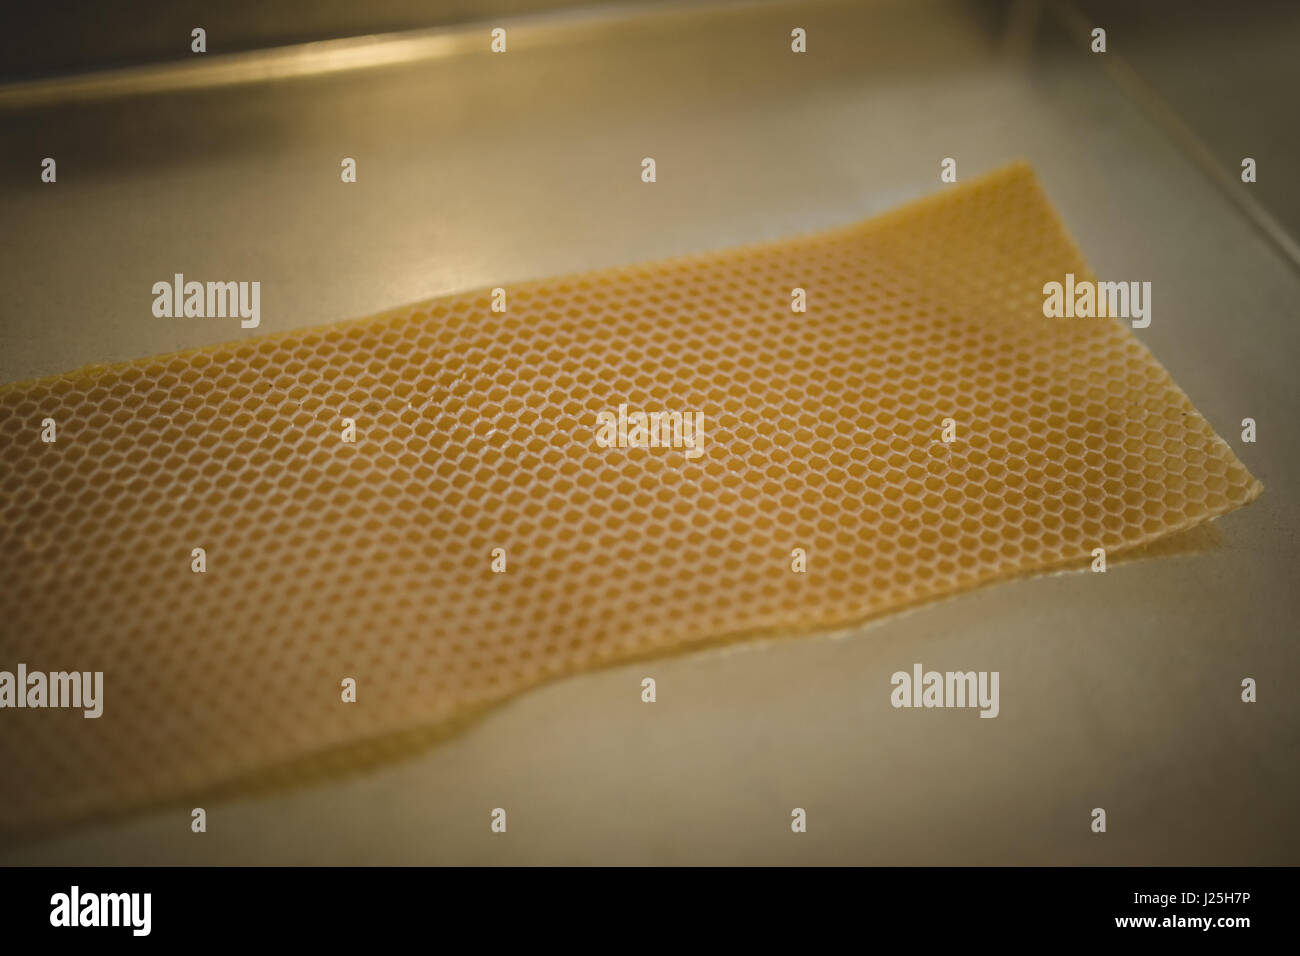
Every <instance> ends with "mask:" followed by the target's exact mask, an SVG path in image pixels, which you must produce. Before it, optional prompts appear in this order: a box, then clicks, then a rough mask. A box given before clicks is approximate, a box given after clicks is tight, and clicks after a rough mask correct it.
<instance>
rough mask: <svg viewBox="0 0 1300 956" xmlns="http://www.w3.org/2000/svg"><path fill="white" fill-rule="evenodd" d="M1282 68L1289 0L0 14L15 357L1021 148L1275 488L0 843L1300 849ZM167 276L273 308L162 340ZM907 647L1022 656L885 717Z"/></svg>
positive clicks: (66, 352)
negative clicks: (1186, 529) (952, 591)
mask: <svg viewBox="0 0 1300 956" xmlns="http://www.w3.org/2000/svg"><path fill="white" fill-rule="evenodd" d="M497 26H500V27H504V28H506V30H507V37H508V48H507V53H505V54H503V55H502V54H493V53H491V52H489V42H490V35H489V31H490V30H491V29H492V28H493V27H497ZM196 27H202V28H203V29H204V30H205V31H206V45H207V52H206V53H205V54H202V55H196V54H193V53H191V52H190V44H191V31H192V30H193V29H194V28H196ZM795 27H801V28H803V29H805V30H806V32H807V38H808V41H807V42H808V52H807V53H806V54H802V55H793V54H791V52H790V31H791V30H792V29H793V28H795ZM1095 27H1101V28H1103V29H1105V30H1106V31H1107V52H1106V53H1105V54H1094V53H1092V52H1091V51H1090V48H1089V46H1090V38H1089V33H1090V31H1091V30H1092V29H1093V28H1095ZM1297 52H1300V8H1297V7H1296V5H1295V4H1293V3H1281V2H1278V3H1272V2H1256V3H1247V4H1233V5H1228V4H1220V3H1210V2H1191V3H1189V2H1179V3H1174V2H1152V3H1143V4H1131V3H1122V2H1118V0H1115V2H1089V0H1080V2H1078V3H1072V4H1071V3H1048V2H1041V3H1040V2H1033V0H1007V2H995V0H981V2H969V3H966V2H956V0H864V2H823V0H811V2H802V3H780V2H721V3H717V2H692V3H672V2H663V3H657V2H641V3H634V4H625V3H617V2H609V3H600V4H594V5H593V4H583V5H577V4H569V3H556V2H549V0H513V2H482V3H475V2H469V0H457V2H446V3H417V2H414V0H398V2H386V0H378V2H370V3H365V4H358V3H342V2H332V0H330V2H317V3H307V2H302V3H277V4H268V3H265V2H262V3H254V2H251V0H235V2H225V3H221V4H201V3H195V2H172V3H161V2H154V3H143V4H131V5H129V6H128V5H125V4H89V3H87V4H72V3H46V4H30V5H27V6H26V8H24V9H21V10H18V9H8V10H7V11H6V13H5V23H4V29H3V30H0V142H2V143H3V150H0V288H3V289H4V291H5V295H4V296H3V298H2V299H0V381H3V382H9V381H15V380H19V379H24V378H30V377H34V376H39V375H46V374H52V373H56V372H61V371H66V370H68V369H71V368H74V367H77V366H80V365H84V364H88V363H95V362H108V361H117V360H124V359H130V358H136V357H140V356H144V355H150V354H156V353H160V352H166V351H171V350H174V349H178V348H187V347H193V346H199V345H204V344H209V343H212V342H216V341H221V340H224V339H226V338H229V337H232V336H234V335H251V334H260V333H265V332H272V331H278V330H283V329H289V328H298V327H304V326H309V325H317V324H321V323H324V322H331V321H337V320H340V319H345V318H352V317H355V316H358V315H364V314H367V313H370V312H375V311H379V310H381V309H386V308H389V307H393V306H397V305H400V304H403V303H406V302H411V301H415V300H418V299H422V298H426V297H429V296H433V295H438V294H441V293H446V292H452V291H457V290H462V289H468V288H474V287H478V286H484V285H497V284H509V283H510V282H513V281H518V280H523V279H529V278H537V277H542V276H547V275H555V274H559V273H566V272H573V271H578V270H586V269H590V268H597V267H601V266H608V265H615V264H620V263H627V262H634V261H641V260H646V259H655V258H661V257H664V256H669V255H679V254H684V253H692V252H699V251H705V250H709V249H716V248H722V247H726V246H731V245H736V244H740V243H748V242H753V241H756V240H761V239H776V238H781V237H785V236H789V235H792V234H797V233H804V232H809V231H813V230H817V229H822V228H826V227H831V226H836V225H842V224H845V223H848V222H852V221H855V220H858V219H861V218H863V217H866V216H869V215H871V214H873V213H876V212H879V211H882V210H885V209H888V208H891V207H893V206H896V205H898V204H899V203H901V202H905V201H907V200H910V199H913V198H916V197H919V196H922V195H925V194H927V193H929V192H932V191H934V190H936V189H938V188H940V183H939V163H940V161H941V159H943V158H945V157H953V158H955V159H956V160H957V163H958V174H959V179H960V180H965V179H968V178H971V177H973V176H975V175H977V174H979V173H982V172H984V171H986V170H988V169H991V168H993V167H996V166H999V165H1001V164H1003V163H1005V162H1007V161H1010V160H1013V159H1018V158H1025V159H1028V160H1030V161H1031V162H1032V163H1033V165H1034V166H1035V168H1036V170H1037V172H1038V174H1039V176H1040V177H1041V179H1042V180H1043V182H1044V185H1045V187H1046V189H1047V191H1048V194H1049V196H1050V197H1051V199H1052V200H1053V202H1054V203H1055V205H1056V206H1057V208H1058V210H1059V211H1060V212H1061V214H1062V216H1063V218H1064V220H1065V222H1066V223H1067V225H1068V226H1069V228H1070V230H1071V232H1072V233H1073V235H1074V236H1075V238H1076V239H1077V240H1078V242H1079V243H1080V245H1081V246H1082V248H1083V250H1084V252H1085V253H1086V254H1087V255H1088V257H1089V259H1090V261H1091V263H1092V265H1093V267H1094V269H1095V270H1096V271H1097V272H1098V273H1099V274H1100V275H1101V276H1103V277H1107V276H1115V277H1124V278H1141V279H1149V280H1151V281H1152V283H1153V287H1154V290H1155V299H1156V302H1157V305H1156V312H1155V314H1156V321H1154V322H1153V324H1152V325H1151V327H1150V328H1149V329H1146V330H1143V331H1142V332H1140V333H1138V334H1139V335H1140V336H1141V338H1142V340H1143V341H1144V342H1145V343H1146V344H1147V345H1148V346H1149V347H1150V348H1151V349H1152V351H1153V352H1154V354H1155V355H1156V357H1157V358H1158V359H1160V361H1161V362H1162V363H1164V364H1165V366H1166V367H1167V368H1168V369H1169V370H1170V372H1171V373H1172V374H1173V376H1174V378H1175V380H1176V381H1177V382H1178V383H1179V384H1180V385H1181V386H1182V387H1183V388H1184V389H1185V390H1186V391H1187V392H1188V394H1189V395H1190V396H1191V397H1192V399H1193V401H1194V402H1195V403H1196V405H1197V407H1198V408H1199V409H1200V410H1201V411H1202V412H1203V413H1204V414H1205V416H1206V417H1207V418H1208V419H1209V420H1210V422H1211V423H1212V424H1213V425H1214V426H1215V428H1216V430H1218V431H1219V432H1220V434H1222V435H1223V436H1224V437H1225V438H1227V439H1228V440H1229V442H1230V443H1231V444H1232V445H1233V447H1234V450H1235V451H1236V452H1237V453H1238V454H1239V455H1240V456H1241V457H1242V459H1243V461H1244V462H1245V463H1246V465H1247V466H1248V467H1249V468H1250V469H1251V471H1252V472H1253V473H1254V474H1255V475H1256V476H1257V477H1259V478H1260V479H1261V480H1262V481H1263V483H1264V485H1265V488H1266V491H1265V494H1264V497H1263V498H1262V499H1260V501H1258V502H1256V503H1255V504H1253V505H1252V506H1250V507H1249V508H1248V509H1246V510H1244V511H1241V512H1237V513H1234V514H1232V515H1228V516H1226V517H1225V518H1224V519H1222V520H1221V521H1219V522H1217V523H1216V525H1215V534H1214V536H1213V537H1212V538H1211V539H1210V543H1208V544H1207V543H1206V541H1205V539H1200V540H1199V543H1198V545H1197V546H1196V547H1191V548H1185V549H1182V551H1181V552H1180V553H1175V554H1172V555H1166V556H1164V557H1161V558H1158V559H1157V558H1147V559H1142V560H1135V561H1132V562H1129V563H1127V564H1125V565H1123V566H1117V567H1116V568H1115V569H1114V570H1113V573H1109V574H1106V575H1087V574H1062V575H1055V576H1049V577H1041V578H1036V579H1029V580H1022V581H1013V582H1008V583H1005V584H1000V585H996V586H993V587H989V588H984V589H981V590H979V591H976V592H973V593H971V594H967V595H963V596H960V597H957V598H953V599H951V600H947V601H942V602H938V603H936V604H933V605H929V606H927V607H924V608H921V609H918V610H916V611H913V612H911V613H908V614H904V615H896V616H893V617H890V618H886V619H884V620H881V621H877V622H875V623H873V624H871V625H869V626H867V627H865V628H862V629H859V630H857V631H855V632H853V633H844V634H836V635H825V636H822V637H814V638H807V639H801V640H788V641H768V642H760V643H752V644H744V645H738V646H732V647H730V648H727V649H724V650H718V651H709V652H703V653H698V654H692V655H687V656H682V657H677V658H670V659H666V660H661V661H655V662H651V663H648V664H637V665H632V666H628V667H620V668H615V669H612V670H609V671H604V672H600V673H596V674H590V675H586V676H582V677H578V678H573V679H570V680H565V681H561V682H558V683H555V684H552V685H550V686H548V687H545V688H542V689H541V690H538V691H536V692H533V693H530V694H527V695H525V696H523V697H521V698H519V699H517V700H514V701H512V702H510V703H509V704H507V705H505V706H503V707H501V708H499V709H498V710H496V711H494V712H493V713H491V714H490V715H488V716H487V717H485V718H483V719H482V720H480V721H477V722H476V723H475V724H473V725H472V726H470V727H468V728H466V729H465V730H463V731H462V732H461V733H459V734H457V735H456V736H455V737H454V738H452V739H451V740H449V741H446V742H445V743H443V744H441V745H439V746H437V747H435V748H431V749H429V750H427V751H426V752H424V753H421V754H419V755H416V756H413V757H411V756H408V757H405V758H403V759H401V760H394V761H390V762H387V763H385V764H384V765H383V766H380V767H378V768H371V769H369V770H367V771H365V772H357V773H353V774H340V775H338V776H337V777H336V778H333V779H330V780H327V781H318V780H317V781H311V782H310V783H307V782H304V783H302V784H301V785H294V786H277V787H276V788H274V789H273V790H271V791H270V792H266V791H263V792H258V793H255V794H254V793H248V794H235V795H233V796H230V797H227V798H223V799H222V800H221V801H220V802H218V803H213V804H212V805H210V806H208V811H209V821H210V822H209V831H210V832H209V833H208V834H207V835H205V836H203V837H196V836H195V835H193V834H191V833H190V830H189V804H187V805H186V806H176V807H162V808H157V809H155V810H152V811H149V812H147V813H141V814H135V815H132V816H131V817H127V818H122V819H116V820H107V821H102V822H100V823H97V824H95V825H93V826H88V827H82V828H79V829H77V830H76V831H72V832H69V833H66V834H62V835H59V836H57V837H55V838H53V839H42V840H40V841H39V842H26V843H24V844H22V845H20V846H16V847H8V848H0V862H7V863H30V862H40V863H108V862H120V863H162V862H182V863H183V862H194V863H333V864H345V863H666V864H684V863H699V862H704V863H804V862H808V863H814V862H815V863H884V864H908V863H940V864H972V863H978V864H1003V863H1038V864H1063V863H1156V864H1173V863H1183V864H1245V863H1296V862H1298V861H1300V825H1298V824H1297V823H1296V820H1295V816H1294V807H1295V805H1296V804H1297V802H1298V798H1300V783H1298V781H1297V772H1296V760H1295V755H1296V753H1297V752H1300V706H1298V705H1297V698H1296V695H1295V693H1294V688H1295V687H1296V686H1297V681H1298V680H1300V653H1298V652H1297V647H1296V642H1295V640H1294V638H1295V634H1296V623H1295V622H1296V615H1297V610H1298V608H1297V598H1296V595H1295V587H1294V581H1295V570H1296V568H1297V557H1300V555H1297V547H1298V546H1297V538H1296V534H1295V530H1296V528H1297V526H1298V524H1300V522H1297V509H1296V504H1295V502H1296V501H1297V500H1298V498H1297V491H1298V490H1300V489H1297V487H1296V479H1295V475H1296V465H1297V462H1298V461H1300V448H1297V432H1296V429H1295V427H1294V418H1293V416H1294V414H1295V411H1296V408H1297V401H1296V399H1297V388H1296V384H1295V376H1294V368H1295V361H1296V358H1297V356H1298V355H1300V329H1298V327H1297V323H1296V321H1295V303H1296V301H1297V294H1298V293H1300V278H1298V276H1300V255H1298V254H1297V248H1298V247H1297V237H1298V236H1300V187H1298V186H1297V182H1296V175H1295V174H1296V158H1297V155H1300V150H1298V146H1300V144H1298V143H1297V137H1300V124H1297V123H1296V111H1295V106H1294V103H1295V96H1296V91H1297V89H1300V56H1298V55H1297ZM47 156H48V157H55V158H56V159H57V162H58V182H57V184H56V185H55V186H50V185H48V184H43V183H41V181H40V164H41V160H42V158H44V157H47ZM644 156H653V157H655V159H656V161H657V164H658V182H657V184H656V187H655V189H654V191H653V195H651V194H650V193H649V192H648V191H646V190H645V189H643V188H641V183H640V180H639V172H640V161H641V159H642V157H644ZM343 157H353V158H355V159H356V161H357V180H358V181H357V183H356V184H355V185H349V186H347V187H343V186H342V185H341V184H340V182H339V164H340V161H341V159H342V158H343ZM1244 157H1251V158H1253V159H1255V160H1256V163H1257V168H1258V181H1257V182H1256V183H1253V184H1249V185H1247V184H1243V183H1242V182H1241V180H1240V169H1241V162H1242V159H1243V158H1244ZM177 271H183V272H185V273H188V274H193V275H203V276H238V277H249V278H256V279H259V280H260V281H261V282H262V288H263V293H262V325H261V328H260V329H258V330H256V332H253V331H248V332H243V331H240V330H238V329H237V328H235V327H232V326H230V325H226V324H222V323H204V322H195V323H170V322H168V323H159V322H158V321H156V320H154V319H153V317H152V315H151V312H150V305H151V303H152V295H151V293H150V289H151V286H152V283H153V282H154V281H156V280H157V279H158V278H159V277H164V276H169V275H171V274H172V273H173V272H177ZM1246 416H1250V417H1254V418H1255V419H1256V420H1257V422H1259V431H1260V438H1259V441H1258V444H1256V445H1248V446H1242V445H1241V444H1240V443H1239V442H1237V441H1236V440H1235V438H1236V436H1238V434H1239V432H1240V425H1239V422H1240V420H1241V419H1242V418H1243V417H1246ZM914 661H922V662H924V663H925V664H926V665H927V667H928V666H935V667H937V668H940V669H949V668H958V667H960V668H965V667H974V666H976V665H975V664H974V663H973V662H976V661H978V662H979V665H978V667H979V668H980V669H998V670H1000V671H1001V674H1002V684H1001V686H1002V714H1001V716H1000V717H999V718H998V719H997V720H995V721H980V720H966V719H963V718H965V717H969V716H973V715H970V714H965V713H944V712H935V713H929V712H926V713H914V712H909V711H895V710H893V709H891V708H890V707H889V706H888V688H889V685H888V679H889V675H890V674H891V673H892V672H893V671H895V670H898V669H900V668H902V669H906V668H910V666H911V664H912V663H913V662H914ZM643 676H654V677H655V678H656V680H657V682H658V686H659V689H660V691H659V694H660V699H659V703H657V704H656V705H655V707H653V708H646V707H643V705H641V703H640V700H639V696H638V695H637V693H636V688H638V687H639V685H640V680H641V678H642V677H643ZM1246 676H1252V677H1254V678H1256V679H1257V680H1258V682H1259V686H1260V700H1259V703H1258V704H1256V705H1243V704H1242V703H1240V700H1239V692H1240V681H1241V679H1242V678H1243V677H1246ZM496 806H503V807H508V808H510V813H511V829H510V835H509V839H508V840H501V839H495V838H494V837H493V836H492V835H491V834H490V833H489V831H488V827H487V825H486V824H487V819H488V816H487V815H488V813H489V811H490V810H491V808H493V807H496ZM795 806H800V807H804V808H806V809H807V810H808V815H809V824H808V833H807V834H804V835H803V836H800V837H798V838H794V839H792V834H791V833H790V830H789V819H790V816H789V814H790V809H791V808H792V807H795ZM1096 806H1103V807H1106V808H1107V810H1108V814H1109V816H1110V821H1111V822H1110V830H1109V832H1108V833H1107V834H1105V835H1104V836H1098V835H1094V834H1092V833H1091V832H1090V831H1089V829H1088V823H1089V816H1088V815H1089V812H1090V811H1091V809H1092V808H1093V807H1096ZM467 821H475V822H473V823H470V822H467ZM479 821H481V823H482V825H481V826H480V825H478V822H479Z"/></svg>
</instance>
